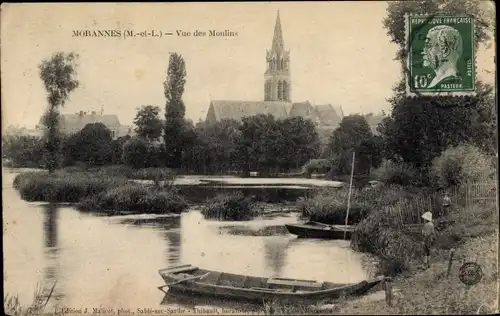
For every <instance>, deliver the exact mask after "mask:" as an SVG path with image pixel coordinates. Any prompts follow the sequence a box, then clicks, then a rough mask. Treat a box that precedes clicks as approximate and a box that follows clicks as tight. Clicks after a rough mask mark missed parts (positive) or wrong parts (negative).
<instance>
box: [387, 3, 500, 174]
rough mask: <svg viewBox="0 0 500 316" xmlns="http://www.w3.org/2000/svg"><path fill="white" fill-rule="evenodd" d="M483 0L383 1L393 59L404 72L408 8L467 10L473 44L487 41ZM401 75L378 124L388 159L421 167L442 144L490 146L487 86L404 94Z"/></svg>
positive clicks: (492, 126) (492, 125)
mask: <svg viewBox="0 0 500 316" xmlns="http://www.w3.org/2000/svg"><path fill="white" fill-rule="evenodd" d="M487 6H488V3H487V2H483V1H478V0H457V1H429V0H425V1H401V2H391V3H389V5H388V9H387V17H386V18H385V19H384V22H383V23H384V27H385V28H386V29H387V34H388V35H389V36H390V37H391V41H392V42H393V43H396V44H397V45H398V46H399V50H398V53H397V55H396V59H398V60H399V61H400V62H401V64H402V71H403V73H404V72H405V71H406V43H405V36H404V29H405V28H404V15H405V13H412V12H416V13H419V12H437V14H470V15H473V16H474V17H475V21H476V24H475V25H476V30H475V46H476V48H477V47H478V45H479V44H480V43H484V44H486V43H488V42H489V40H490V38H491V25H492V21H493V14H492V13H494V10H491V9H489V8H488V7H487ZM404 80H405V79H402V80H401V81H400V82H399V83H398V84H397V85H395V87H394V89H393V90H394V95H393V97H392V98H390V99H389V102H390V103H391V105H392V111H391V115H390V117H388V118H386V119H385V120H384V121H383V122H382V124H380V126H379V132H380V133H381V135H382V138H383V140H384V143H385V146H384V147H385V148H384V151H385V155H386V157H387V158H388V159H391V160H393V161H400V162H403V161H404V162H408V163H410V164H411V165H412V166H414V167H416V168H417V169H420V170H423V171H426V170H428V167H429V166H430V163H431V161H432V159H433V158H435V157H437V156H438V155H439V154H440V152H441V151H443V150H444V149H445V148H447V147H448V146H455V145H458V144H459V143H462V142H472V143H474V144H476V145H477V146H479V147H481V148H483V149H485V150H488V151H489V152H492V151H494V149H493V148H496V143H497V140H496V122H495V121H494V120H496V117H495V115H493V114H495V113H494V98H493V95H492V88H491V87H490V86H488V85H485V84H483V83H481V82H477V84H476V87H477V95H476V96H471V97H464V98H460V99H459V98H453V97H444V96H443V97H428V96H419V97H416V98H407V97H406V94H405V81H404Z"/></svg>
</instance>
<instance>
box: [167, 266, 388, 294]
mask: <svg viewBox="0 0 500 316" xmlns="http://www.w3.org/2000/svg"><path fill="white" fill-rule="evenodd" d="M158 273H159V274H160V276H161V277H162V278H163V280H164V281H165V283H166V284H165V285H164V286H161V287H159V289H160V290H162V291H163V292H164V293H167V292H168V293H171V292H174V293H175V292H176V293H182V294H196V295H204V296H212V297H218V298H224V299H243V300H247V301H254V302H262V300H306V301H307V300H318V299H326V298H329V299H335V298H339V297H349V296H358V295H362V294H364V293H366V292H367V291H369V290H370V289H372V288H373V287H375V286H376V285H377V284H379V283H380V282H381V281H382V279H383V277H379V278H375V279H372V280H367V281H362V282H359V283H354V284H336V283H331V282H319V281H313V280H299V279H286V278H265V277H255V276H246V275H239V274H232V273H225V272H218V271H211V270H205V269H200V268H198V267H196V266H193V265H190V264H186V265H179V266H176V267H172V268H167V269H161V270H159V271H158ZM165 288H168V290H167V291H166V290H165Z"/></svg>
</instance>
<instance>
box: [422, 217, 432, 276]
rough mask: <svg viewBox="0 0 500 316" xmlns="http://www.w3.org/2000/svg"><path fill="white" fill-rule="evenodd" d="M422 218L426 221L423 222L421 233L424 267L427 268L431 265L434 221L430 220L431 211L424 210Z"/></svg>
mask: <svg viewBox="0 0 500 316" xmlns="http://www.w3.org/2000/svg"><path fill="white" fill-rule="evenodd" d="M422 218H423V219H424V220H425V221H426V222H425V224H424V228H423V229H422V234H423V235H424V255H425V268H426V269H427V268H429V267H430V266H431V259H430V256H431V247H432V244H433V242H434V235H435V230H434V223H433V222H432V213H431V212H425V213H424V214H423V215H422Z"/></svg>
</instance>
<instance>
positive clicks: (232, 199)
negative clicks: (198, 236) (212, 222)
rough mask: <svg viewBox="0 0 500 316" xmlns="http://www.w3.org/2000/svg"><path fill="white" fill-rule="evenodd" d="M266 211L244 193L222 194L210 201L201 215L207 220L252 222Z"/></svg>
mask: <svg viewBox="0 0 500 316" xmlns="http://www.w3.org/2000/svg"><path fill="white" fill-rule="evenodd" d="M263 211H264V209H263V207H262V206H261V205H260V204H258V203H255V202H253V201H252V199H251V198H250V197H245V196H244V195H243V194H242V193H236V194H231V195H228V194H220V195H217V196H216V197H215V198H213V199H211V200H209V201H208V202H207V204H206V205H205V207H204V208H203V209H202V211H201V213H202V214H203V216H204V217H205V218H207V219H216V220H219V221H246V220H251V219H253V218H255V217H257V216H259V215H260V214H262V213H263Z"/></svg>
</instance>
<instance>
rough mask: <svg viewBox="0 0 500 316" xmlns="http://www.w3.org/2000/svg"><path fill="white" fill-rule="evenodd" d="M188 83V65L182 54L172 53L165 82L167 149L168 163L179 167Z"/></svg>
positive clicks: (182, 145) (165, 135) (180, 163)
mask: <svg viewBox="0 0 500 316" xmlns="http://www.w3.org/2000/svg"><path fill="white" fill-rule="evenodd" d="M185 83H186V65H185V62H184V59H183V58H182V56H181V55H180V54H177V53H171V54H170V59H169V64H168V70H167V78H166V80H165V82H164V83H163V85H164V89H165V98H166V99H167V103H166V105H165V129H164V130H165V133H164V136H163V137H164V140H165V150H166V156H167V157H166V165H167V167H170V168H179V167H180V166H181V165H182V152H183V149H184V148H183V147H184V143H185V141H184V127H185V122H184V115H185V113H186V107H185V105H184V102H183V101H182V94H183V93H184V84H185Z"/></svg>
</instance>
